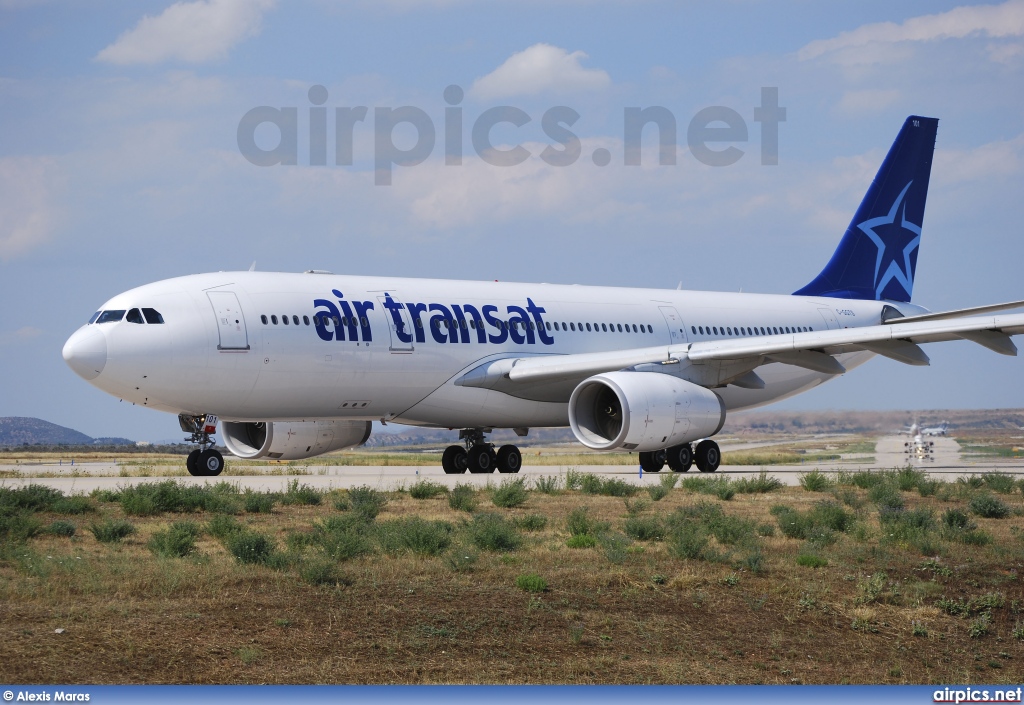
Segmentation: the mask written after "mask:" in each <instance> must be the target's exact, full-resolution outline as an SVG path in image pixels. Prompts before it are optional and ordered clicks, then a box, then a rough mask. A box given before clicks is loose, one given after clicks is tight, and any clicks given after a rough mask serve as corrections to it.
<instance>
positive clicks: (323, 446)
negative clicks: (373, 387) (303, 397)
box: [221, 421, 373, 460]
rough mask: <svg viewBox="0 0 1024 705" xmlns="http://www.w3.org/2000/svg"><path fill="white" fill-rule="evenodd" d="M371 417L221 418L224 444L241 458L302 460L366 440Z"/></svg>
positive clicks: (358, 444)
mask: <svg viewBox="0 0 1024 705" xmlns="http://www.w3.org/2000/svg"><path fill="white" fill-rule="evenodd" d="M372 428H373V424H372V423H371V422H370V421H292V422H283V421H267V422H259V423H254V422H251V421H221V433H222V434H223V436H224V445H225V446H227V449H228V450H229V451H231V453H232V455H237V456H238V457H239V458H246V459H253V458H263V457H267V458H273V459H274V460H303V459H304V458H312V457H313V456H315V455H323V454H324V453H330V452H331V451H332V450H341V449H343V448H352V447H354V446H361V445H363V444H364V443H366V439H367V438H369V437H370V430H371V429H372Z"/></svg>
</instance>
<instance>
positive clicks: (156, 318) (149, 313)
mask: <svg viewBox="0 0 1024 705" xmlns="http://www.w3.org/2000/svg"><path fill="white" fill-rule="evenodd" d="M142 315H143V316H145V317H146V323H150V324H153V323H163V322H164V317H163V316H161V315H160V312H159V311H157V310H156V309H155V308H144V309H142Z"/></svg>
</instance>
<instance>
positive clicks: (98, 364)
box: [63, 326, 107, 380]
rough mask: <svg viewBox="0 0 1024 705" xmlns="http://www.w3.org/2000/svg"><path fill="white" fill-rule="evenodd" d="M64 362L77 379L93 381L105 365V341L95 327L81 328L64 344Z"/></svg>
mask: <svg viewBox="0 0 1024 705" xmlns="http://www.w3.org/2000/svg"><path fill="white" fill-rule="evenodd" d="M63 355H64V362H66V363H68V367H70V368H71V369H72V370H74V371H75V374H77V375H78V376H79V377H81V378H83V379H87V380H93V379H96V378H97V377H99V376H100V372H102V371H103V368H104V367H105V366H106V364H107V339H106V337H105V336H104V335H103V333H102V332H101V331H100V330H99V329H98V328H96V327H95V326H86V327H84V328H81V329H79V330H77V331H75V333H74V334H73V335H72V336H71V337H70V338H68V342H66V343H64V350H63Z"/></svg>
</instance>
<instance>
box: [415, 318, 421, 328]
mask: <svg viewBox="0 0 1024 705" xmlns="http://www.w3.org/2000/svg"><path fill="white" fill-rule="evenodd" d="M416 327H417V328H423V321H421V320H420V319H418V318H417V319H416Z"/></svg>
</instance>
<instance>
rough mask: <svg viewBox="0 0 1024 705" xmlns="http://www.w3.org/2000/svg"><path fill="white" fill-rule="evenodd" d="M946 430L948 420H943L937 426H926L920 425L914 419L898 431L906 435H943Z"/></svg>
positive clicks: (947, 428)
mask: <svg viewBox="0 0 1024 705" xmlns="http://www.w3.org/2000/svg"><path fill="white" fill-rule="evenodd" d="M947 430H949V422H948V421H943V422H942V424H940V425H939V426H929V427H927V428H924V427H922V426H920V425H919V424H918V423H917V421H915V422H914V423H912V424H910V425H909V426H907V427H906V428H904V429H903V430H902V431H900V432H899V433H900V435H903V434H906V435H908V436H917V435H922V436H945V435H946V431H947Z"/></svg>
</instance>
